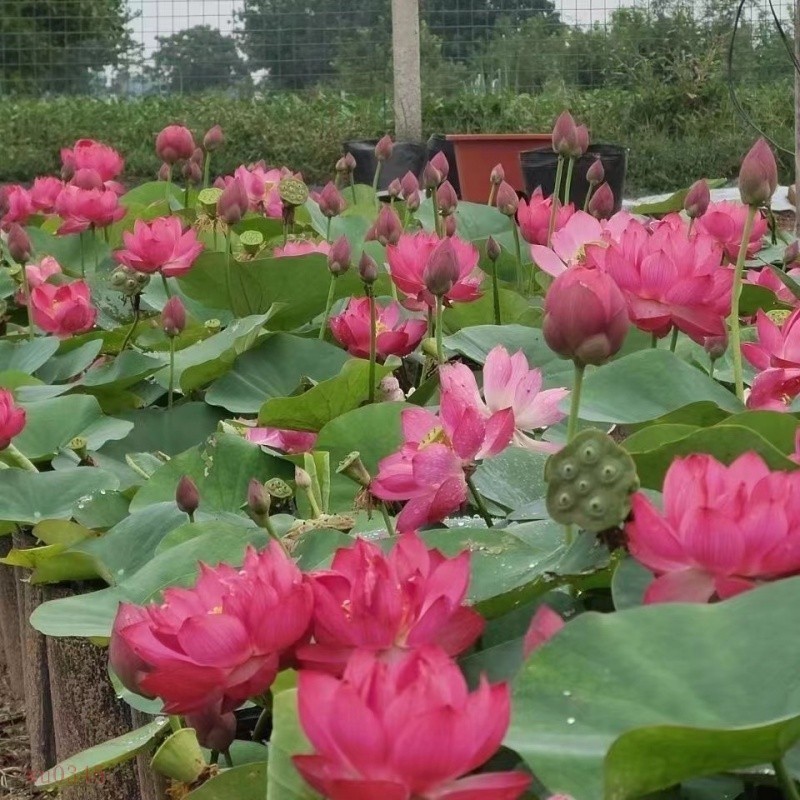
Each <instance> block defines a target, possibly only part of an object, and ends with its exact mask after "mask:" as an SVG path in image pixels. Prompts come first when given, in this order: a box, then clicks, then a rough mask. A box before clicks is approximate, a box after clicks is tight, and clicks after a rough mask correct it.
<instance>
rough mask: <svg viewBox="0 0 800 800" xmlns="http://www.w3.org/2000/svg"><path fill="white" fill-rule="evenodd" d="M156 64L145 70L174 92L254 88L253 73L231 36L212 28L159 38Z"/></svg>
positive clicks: (155, 82)
mask: <svg viewBox="0 0 800 800" xmlns="http://www.w3.org/2000/svg"><path fill="white" fill-rule="evenodd" d="M157 41H158V49H157V50H156V51H155V53H154V54H153V63H152V65H150V66H148V67H147V68H146V70H145V74H146V76H147V77H148V78H149V79H150V80H151V81H152V82H153V84H155V85H159V86H160V87H162V88H163V89H165V90H168V91H172V92H202V91H205V90H208V89H232V90H238V91H241V90H242V89H247V88H249V87H250V85H251V80H250V72H249V70H248V68H247V64H246V63H245V61H244V59H243V58H242V56H241V55H240V54H239V51H238V50H237V49H236V42H235V41H234V40H233V39H232V38H231V37H230V36H223V34H222V33H220V31H219V30H218V29H217V28H212V27H211V26H210V25H195V26H194V27H192V28H188V29H186V30H183V31H178V33H174V34H172V35H171V36H159V37H157Z"/></svg>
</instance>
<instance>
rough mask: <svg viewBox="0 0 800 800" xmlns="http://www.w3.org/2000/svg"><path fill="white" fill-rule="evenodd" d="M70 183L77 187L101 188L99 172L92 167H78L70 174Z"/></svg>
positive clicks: (101, 181)
mask: <svg viewBox="0 0 800 800" xmlns="http://www.w3.org/2000/svg"><path fill="white" fill-rule="evenodd" d="M70 183H71V184H72V185H73V186H77V187H78V188H79V189H85V190H87V191H88V190H89V189H103V188H104V187H103V179H102V178H101V177H100V173H99V172H98V171H97V170H94V169H79V170H76V171H75V173H74V175H73V176H72V180H71V181H70Z"/></svg>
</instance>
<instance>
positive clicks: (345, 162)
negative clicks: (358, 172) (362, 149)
mask: <svg viewBox="0 0 800 800" xmlns="http://www.w3.org/2000/svg"><path fill="white" fill-rule="evenodd" d="M355 168H356V159H355V156H354V155H353V154H352V153H345V154H344V155H343V156H342V157H341V158H340V159H339V160H338V161H337V162H336V171H337V172H338V173H340V174H341V175H343V176H347V175H352V174H353V172H354V171H355Z"/></svg>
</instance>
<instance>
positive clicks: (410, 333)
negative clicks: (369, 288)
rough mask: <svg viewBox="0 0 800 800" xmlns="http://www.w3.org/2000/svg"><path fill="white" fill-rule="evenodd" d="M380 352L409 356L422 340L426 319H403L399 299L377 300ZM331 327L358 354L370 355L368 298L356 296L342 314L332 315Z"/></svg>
mask: <svg viewBox="0 0 800 800" xmlns="http://www.w3.org/2000/svg"><path fill="white" fill-rule="evenodd" d="M376 312H377V313H376V316H377V323H378V324H377V330H378V335H377V339H376V345H377V355H378V358H379V359H380V360H381V361H385V360H386V357H387V356H407V355H408V354H409V353H410V352H411V351H412V350H414V349H416V347H417V345H418V344H419V343H420V342H421V341H422V337H423V336H424V335H425V331H426V330H427V323H426V322H425V320H422V319H402V318H401V307H400V303H398V302H396V301H394V300H392V301H390V302H389V303H388V304H387V305H385V306H383V305H381V304H380V303H376ZM330 326H331V331H332V333H333V335H334V336H335V337H336V340H337V341H338V342H339V343H340V344H342V345H344V346H345V347H346V348H347V352H348V353H350V355H352V356H356V358H369V340H370V328H371V323H370V309H369V299H368V298H366V297H354V298H352V299H351V300H350V302H348V304H347V308H345V310H344V311H342V313H341V314H337V315H336V316H335V317H331V320H330Z"/></svg>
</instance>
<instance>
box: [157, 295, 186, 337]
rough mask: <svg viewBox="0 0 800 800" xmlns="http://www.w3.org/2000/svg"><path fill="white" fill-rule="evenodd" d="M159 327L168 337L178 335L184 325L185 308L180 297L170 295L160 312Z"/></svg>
mask: <svg viewBox="0 0 800 800" xmlns="http://www.w3.org/2000/svg"><path fill="white" fill-rule="evenodd" d="M161 327H162V328H163V329H164V333H166V334H167V336H169V337H170V338H173V337H174V336H179V335H180V334H181V333H183V330H184V328H185V327H186V308H185V306H184V305H183V302H182V301H181V299H180V297H178V296H177V295H176V296H174V297H170V299H169V300H167V302H166V303H165V304H164V309H163V310H162V312H161Z"/></svg>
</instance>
